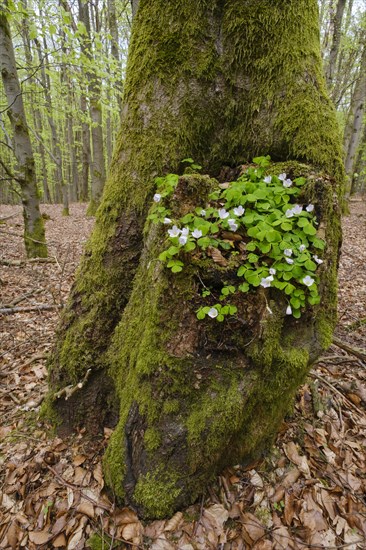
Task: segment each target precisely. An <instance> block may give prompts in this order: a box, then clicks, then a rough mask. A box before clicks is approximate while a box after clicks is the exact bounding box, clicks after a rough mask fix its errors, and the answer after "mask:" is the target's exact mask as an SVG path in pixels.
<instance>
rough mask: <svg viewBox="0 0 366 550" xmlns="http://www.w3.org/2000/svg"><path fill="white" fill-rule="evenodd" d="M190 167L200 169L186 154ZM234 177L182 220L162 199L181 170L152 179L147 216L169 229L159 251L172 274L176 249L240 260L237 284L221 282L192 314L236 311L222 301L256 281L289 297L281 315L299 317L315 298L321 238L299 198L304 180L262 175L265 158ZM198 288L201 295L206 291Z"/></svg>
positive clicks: (178, 266)
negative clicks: (215, 298) (214, 297)
mask: <svg viewBox="0 0 366 550" xmlns="http://www.w3.org/2000/svg"><path fill="white" fill-rule="evenodd" d="M185 162H187V163H188V164H190V165H191V166H190V167H191V169H192V168H193V170H194V169H199V168H200V167H199V166H197V165H194V163H193V160H192V159H185ZM253 162H254V164H255V165H256V166H253V167H250V168H248V169H247V171H246V172H245V173H244V174H243V175H242V176H240V177H239V178H238V179H237V181H233V182H231V183H228V184H222V185H219V184H218V187H217V190H215V191H214V192H213V193H211V195H210V196H209V203H208V204H205V205H197V207H196V208H195V209H194V211H192V212H190V213H188V214H186V215H185V216H183V217H182V218H180V219H171V218H170V215H171V213H170V210H168V209H167V208H166V207H165V206H164V199H165V198H166V197H168V196H169V195H171V194H172V193H173V192H174V189H175V187H176V185H177V183H178V179H179V176H177V175H176V174H168V175H167V176H165V177H161V178H157V179H156V184H157V192H156V194H155V195H154V206H153V208H152V211H151V214H150V216H149V219H151V220H153V221H154V222H156V223H163V224H164V225H165V226H166V227H167V248H166V250H164V252H162V253H161V254H160V256H159V259H160V260H161V261H163V262H164V263H166V266H167V268H169V269H171V270H172V272H173V273H178V272H180V271H182V270H183V269H184V262H183V261H182V257H183V255H182V252H184V253H192V252H193V251H195V254H197V252H199V253H201V254H202V256H204V255H207V254H208V253H209V252H211V254H210V255H211V257H213V258H214V259H215V254H213V253H212V251H214V252H215V251H216V255H217V254H218V255H219V257H221V258H222V257H223V256H222V254H224V255H225V256H226V258H228V259H230V256H232V255H235V256H236V257H237V258H236V260H237V259H238V258H239V260H240V265H239V267H238V270H237V281H238V282H237V286H234V285H225V286H223V288H222V289H221V295H220V297H219V300H220V301H221V302H223V303H217V304H214V305H207V306H202V307H200V308H199V309H198V310H197V317H198V319H204V318H205V317H206V316H208V317H210V318H212V319H217V320H218V321H223V320H224V318H225V315H235V313H236V312H237V308H236V306H234V305H231V304H230V303H228V300H229V298H230V296H233V295H234V294H235V293H236V292H249V291H251V290H254V289H255V288H257V287H259V286H262V287H263V288H270V287H272V288H276V289H278V290H279V291H281V292H283V293H284V295H285V296H286V299H287V303H288V305H287V308H286V314H287V315H293V316H294V317H295V318H299V317H300V316H301V311H302V310H304V308H305V307H306V304H307V303H308V304H310V305H315V304H318V303H319V301H320V297H319V293H318V282H319V277H318V275H316V270H317V268H318V266H319V265H320V264H322V263H323V260H322V259H321V258H319V257H318V255H317V254H316V252H317V253H318V254H320V251H322V250H323V249H324V247H325V242H324V241H323V240H322V239H319V238H318V237H317V236H316V233H317V229H316V227H315V226H316V224H317V222H316V217H315V214H314V205H313V204H300V203H298V202H296V198H297V197H298V196H299V195H300V191H301V189H300V188H301V186H303V185H304V184H305V183H306V179H305V178H303V177H299V178H296V179H294V180H293V181H292V180H291V179H290V178H288V177H287V175H286V174H280V175H278V176H277V175H268V173H267V172H268V167H269V166H270V158H269V157H258V158H255V159H254V160H253ZM210 295H211V291H210V289H208V288H206V287H204V290H203V292H202V296H203V297H205V296H210Z"/></svg>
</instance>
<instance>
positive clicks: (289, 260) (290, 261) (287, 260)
mask: <svg viewBox="0 0 366 550" xmlns="http://www.w3.org/2000/svg"><path fill="white" fill-rule="evenodd" d="M285 260H286V262H287V263H288V264H290V265H292V264H293V263H294V261H293V259H292V258H285Z"/></svg>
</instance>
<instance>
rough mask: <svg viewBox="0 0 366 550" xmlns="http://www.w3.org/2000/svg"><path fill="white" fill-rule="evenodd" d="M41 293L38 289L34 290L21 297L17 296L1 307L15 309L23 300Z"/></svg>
mask: <svg viewBox="0 0 366 550" xmlns="http://www.w3.org/2000/svg"><path fill="white" fill-rule="evenodd" d="M41 292H42V290H41V289H40V288H34V289H33V290H31V291H30V292H26V293H25V294H23V295H22V296H19V297H18V298H14V300H12V301H11V302H9V303H7V304H4V305H3V307H4V308H5V307H9V308H11V307H15V306H16V305H17V304H19V303H20V302H23V300H26V299H27V298H30V297H31V296H34V294H40V293H41Z"/></svg>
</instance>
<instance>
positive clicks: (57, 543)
mask: <svg viewBox="0 0 366 550" xmlns="http://www.w3.org/2000/svg"><path fill="white" fill-rule="evenodd" d="M66 544H67V541H66V537H65V534H64V533H60V534H59V535H58V536H57V537H56V538H55V539H54V540H53V541H52V545H53V547H54V548H62V547H65V546H66Z"/></svg>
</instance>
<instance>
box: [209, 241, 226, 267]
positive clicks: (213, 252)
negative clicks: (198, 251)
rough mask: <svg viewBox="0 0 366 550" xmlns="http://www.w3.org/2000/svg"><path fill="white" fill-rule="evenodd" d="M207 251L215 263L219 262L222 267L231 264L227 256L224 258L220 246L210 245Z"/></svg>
mask: <svg viewBox="0 0 366 550" xmlns="http://www.w3.org/2000/svg"><path fill="white" fill-rule="evenodd" d="M207 253H208V254H209V256H211V258H212V259H213V261H214V262H215V264H218V265H219V266H221V267H226V266H228V265H229V262H228V261H227V260H226V258H224V256H223V255H222V254H221V252H220V250H218V248H213V247H212V246H209V247H208V248H207Z"/></svg>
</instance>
